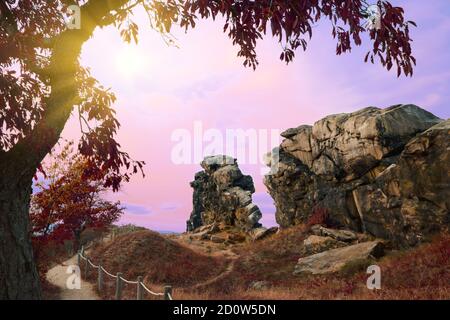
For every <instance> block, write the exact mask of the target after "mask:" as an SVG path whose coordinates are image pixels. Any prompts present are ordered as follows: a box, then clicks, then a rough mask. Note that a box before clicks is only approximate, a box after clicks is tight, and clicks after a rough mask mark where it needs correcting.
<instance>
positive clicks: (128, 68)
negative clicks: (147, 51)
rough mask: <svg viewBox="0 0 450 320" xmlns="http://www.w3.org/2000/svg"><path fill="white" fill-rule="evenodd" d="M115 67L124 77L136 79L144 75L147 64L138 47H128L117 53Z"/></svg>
mask: <svg viewBox="0 0 450 320" xmlns="http://www.w3.org/2000/svg"><path fill="white" fill-rule="evenodd" d="M115 66H116V69H117V71H118V72H119V73H120V74H122V75H123V76H126V77H136V76H138V75H139V74H142V72H143V71H144V70H145V68H146V66H147V63H146V59H145V58H144V55H143V53H142V52H141V51H140V50H139V48H138V47H137V46H133V45H126V46H124V47H123V48H121V49H120V50H119V51H118V52H117V55H116V59H115Z"/></svg>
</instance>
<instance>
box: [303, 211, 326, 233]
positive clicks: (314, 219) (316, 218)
mask: <svg viewBox="0 0 450 320" xmlns="http://www.w3.org/2000/svg"><path fill="white" fill-rule="evenodd" d="M329 221H330V215H329V213H328V209H326V208H323V207H314V208H313V210H312V212H311V215H310V216H309V218H308V220H307V221H306V227H307V228H309V227H311V226H313V225H316V224H320V225H322V226H325V227H327V226H329Z"/></svg>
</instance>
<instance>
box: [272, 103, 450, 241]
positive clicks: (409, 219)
mask: <svg viewBox="0 0 450 320" xmlns="http://www.w3.org/2000/svg"><path fill="white" fill-rule="evenodd" d="M449 134H450V130H449V120H447V121H443V120H441V119H439V118H437V117H435V116H434V115H432V114H431V113H429V112H427V111H425V110H423V109H421V108H419V107H417V106H414V105H396V106H392V107H390V108H387V109H379V108H374V107H369V108H365V109H362V110H359V111H357V112H353V113H348V114H344V113H343V114H337V115H331V116H328V117H325V118H323V119H321V120H319V121H317V122H316V123H315V124H314V125H313V126H299V127H297V128H293V129H288V130H286V131H285V132H283V133H282V136H283V137H285V140H284V141H283V142H282V143H281V145H280V148H279V154H278V157H279V158H278V159H279V163H278V167H277V170H271V172H270V173H269V174H268V175H266V176H265V178H264V183H265V185H266V186H267V189H268V191H269V193H270V194H271V196H272V197H273V199H274V202H275V206H276V220H277V222H278V224H280V226H281V227H289V226H293V225H296V224H300V223H305V222H306V221H308V219H309V217H310V216H311V214H312V212H313V208H315V207H322V208H326V209H328V213H329V220H330V221H329V222H330V224H331V225H333V226H334V227H336V228H337V229H347V230H352V231H354V232H358V233H368V234H369V235H371V236H373V237H377V238H383V239H388V240H390V241H391V242H392V243H393V245H394V246H395V247H406V246H411V245H415V244H417V243H419V242H420V241H422V240H423V239H425V238H427V237H428V235H431V234H433V233H435V232H438V231H439V230H443V229H446V228H448V227H449V221H450V218H449V211H450V210H449V208H450V204H449V201H450V200H449V199H450V139H449ZM271 165H272V167H273V163H271ZM333 232H335V231H334V230H333ZM325 235H326V234H325ZM347 241H353V240H350V239H349V240H347Z"/></svg>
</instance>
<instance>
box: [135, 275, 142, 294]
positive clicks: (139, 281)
mask: <svg viewBox="0 0 450 320" xmlns="http://www.w3.org/2000/svg"><path fill="white" fill-rule="evenodd" d="M142 289H143V288H142V277H141V276H139V277H138V278H137V293H136V300H142V298H143V290H142Z"/></svg>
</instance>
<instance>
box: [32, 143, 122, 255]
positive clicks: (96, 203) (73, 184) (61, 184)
mask: <svg viewBox="0 0 450 320" xmlns="http://www.w3.org/2000/svg"><path fill="white" fill-rule="evenodd" d="M71 146H72V144H70V143H69V144H68V145H67V146H65V148H64V149H63V150H62V151H61V153H60V154H58V155H55V156H54V157H53V158H52V159H51V163H50V164H49V165H47V167H46V172H47V178H46V179H45V180H44V181H43V182H39V183H37V187H38V188H40V189H41V190H40V191H39V192H37V193H36V194H34V195H33V198H32V206H31V211H30V219H31V225H32V235H33V238H34V244H35V249H36V248H38V247H40V246H42V245H43V244H46V243H49V242H55V243H62V242H63V241H64V240H74V241H75V248H74V249H76V246H78V243H79V240H80V235H81V232H82V231H83V230H84V229H86V228H88V227H89V228H104V227H105V226H109V225H110V224H111V223H113V222H114V221H116V220H117V219H118V218H119V217H120V215H121V214H122V210H123V209H122V208H121V206H120V203H119V202H115V203H113V202H110V201H106V200H104V199H102V198H101V194H102V193H103V192H104V191H106V189H105V188H104V187H103V186H102V185H103V181H102V180H101V179H100V178H101V176H98V178H99V179H98V180H94V179H88V178H86V177H85V176H84V175H83V173H84V171H85V168H86V167H87V166H89V162H87V161H86V160H85V159H84V158H83V157H80V156H79V155H72V154H71Z"/></svg>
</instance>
